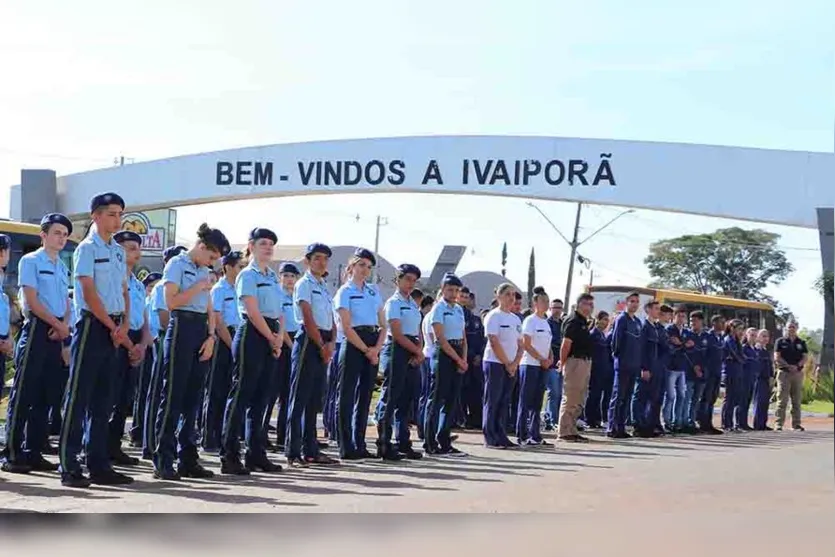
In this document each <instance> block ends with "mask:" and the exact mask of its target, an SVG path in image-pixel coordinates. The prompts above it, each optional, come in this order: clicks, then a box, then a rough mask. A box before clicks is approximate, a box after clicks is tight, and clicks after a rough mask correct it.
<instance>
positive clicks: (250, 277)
mask: <svg viewBox="0 0 835 557" xmlns="http://www.w3.org/2000/svg"><path fill="white" fill-rule="evenodd" d="M279 290H281V286H280V285H279V284H278V275H277V274H276V273H275V271H273V270H272V269H271V268H269V267H267V270H266V272H263V273H262V272H261V270H260V269H259V268H258V265H257V264H256V263H255V260H254V259H253V260H252V262H251V263H250V264H249V265H247V266H246V267H245V268H244V269H243V270H242V271H241V272H240V273H239V274H238V278H237V280H236V281H235V292H236V293H237V295H238V311H240V312H241V316H244V315H246V305H244V298H245V297H247V296H252V297H253V298H255V299H256V300H257V301H258V311H260V312H261V315H262V316H263V317H267V318H269V319H278V317H279V315H281V299H280V295H279V292H278V291H279Z"/></svg>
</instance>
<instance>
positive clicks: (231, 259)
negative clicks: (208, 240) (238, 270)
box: [220, 250, 244, 265]
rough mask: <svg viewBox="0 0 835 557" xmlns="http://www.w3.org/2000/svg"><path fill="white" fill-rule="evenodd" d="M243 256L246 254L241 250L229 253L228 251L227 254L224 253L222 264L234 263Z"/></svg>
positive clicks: (221, 259)
mask: <svg viewBox="0 0 835 557" xmlns="http://www.w3.org/2000/svg"><path fill="white" fill-rule="evenodd" d="M243 258H244V254H242V253H241V252H239V251H237V250H235V251H230V252H229V253H227V254H226V255H224V256H223V257H221V258H220V264H221V265H234V264H236V263H237V262H238V261H240V260H241V259H243Z"/></svg>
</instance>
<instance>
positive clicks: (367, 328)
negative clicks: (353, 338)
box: [352, 325, 379, 333]
mask: <svg viewBox="0 0 835 557" xmlns="http://www.w3.org/2000/svg"><path fill="white" fill-rule="evenodd" d="M352 329H354V330H355V331H356V332H358V333H376V332H378V331H379V329H378V328H377V327H375V326H373V325H360V326H359V327H352Z"/></svg>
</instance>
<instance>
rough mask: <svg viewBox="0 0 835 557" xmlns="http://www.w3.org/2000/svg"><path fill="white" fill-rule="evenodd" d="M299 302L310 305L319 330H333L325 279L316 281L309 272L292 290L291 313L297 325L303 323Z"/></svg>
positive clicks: (331, 307)
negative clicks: (292, 312)
mask: <svg viewBox="0 0 835 557" xmlns="http://www.w3.org/2000/svg"><path fill="white" fill-rule="evenodd" d="M301 302H307V303H308V304H310V309H311V311H312V312H313V321H315V322H316V326H317V327H318V328H319V329H324V330H326V331H330V330H331V329H332V328H333V301H332V300H331V295H330V292H328V286H327V283H326V282H325V279H316V278H314V277H313V275H311V274H310V273H309V272H307V273H305V274H304V275H302V278H300V279H299V280H298V282H296V287H295V289H294V290H293V311H294V312H295V314H296V321H297V322H298V323H299V325H301V324H303V323H304V318H303V317H302V308H301V306H300V305H299V304H300V303H301Z"/></svg>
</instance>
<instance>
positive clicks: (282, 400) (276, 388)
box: [263, 261, 300, 449]
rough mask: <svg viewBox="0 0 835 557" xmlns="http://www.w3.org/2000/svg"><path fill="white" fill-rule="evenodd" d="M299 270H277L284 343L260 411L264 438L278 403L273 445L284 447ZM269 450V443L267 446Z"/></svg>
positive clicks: (283, 267) (289, 265)
mask: <svg viewBox="0 0 835 557" xmlns="http://www.w3.org/2000/svg"><path fill="white" fill-rule="evenodd" d="M299 274H300V272H299V268H298V267H297V266H296V264H295V263H291V262H289V261H288V262H284V263H282V264H281V265H280V266H279V268H278V276H279V280H280V281H281V288H280V289H279V292H278V295H279V303H280V304H281V315H282V317H283V319H284V338H283V341H284V344H283V348H282V350H281V356H280V357H279V359H278V370H277V373H275V374H274V375H273V383H272V384H271V385H270V398H269V401H268V403H267V410H266V411H265V412H264V427H263V431H264V435H265V436H266V435H267V431H269V428H270V420H271V419H272V415H273V409H274V408H275V406H276V403H278V419H277V420H276V428H275V430H276V440H277V442H276V445H277V446H278V447H280V448H281V449H283V448H284V438H285V436H286V435H287V398H288V396H289V395H290V354H291V353H292V351H293V339H294V338H295V336H296V331H298V330H299V325H298V323H296V315H295V313H294V311H293V288H294V287H295V286H296V281H297V280H298V278H299ZM267 448H270V447H269V443H268V444H267Z"/></svg>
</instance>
